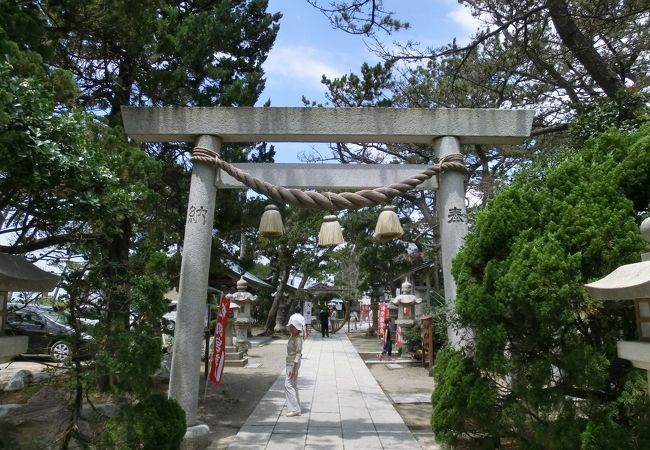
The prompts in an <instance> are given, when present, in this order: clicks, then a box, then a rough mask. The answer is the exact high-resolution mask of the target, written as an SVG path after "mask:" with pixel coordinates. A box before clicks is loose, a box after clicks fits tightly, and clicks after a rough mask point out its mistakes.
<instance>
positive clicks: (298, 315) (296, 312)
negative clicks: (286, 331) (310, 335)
mask: <svg viewBox="0 0 650 450" xmlns="http://www.w3.org/2000/svg"><path fill="white" fill-rule="evenodd" d="M296 320H297V321H299V322H300V327H297V328H298V331H300V332H301V333H302V338H303V339H307V324H306V322H305V317H304V316H303V315H302V308H301V307H300V305H298V306H296V307H295V308H294V309H293V314H292V315H291V317H289V323H291V322H292V321H296Z"/></svg>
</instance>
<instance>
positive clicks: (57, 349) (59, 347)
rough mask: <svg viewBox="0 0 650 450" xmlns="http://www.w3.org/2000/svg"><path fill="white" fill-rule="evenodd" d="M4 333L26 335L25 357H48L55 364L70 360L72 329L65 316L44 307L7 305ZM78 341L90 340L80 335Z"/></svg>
mask: <svg viewBox="0 0 650 450" xmlns="http://www.w3.org/2000/svg"><path fill="white" fill-rule="evenodd" d="M6 333H7V334H12V335H16V336H27V337H28V342H27V354H36V355H50V356H51V357H52V358H53V359H55V360H56V361H65V360H66V359H68V358H69V357H70V352H71V344H70V342H71V340H72V338H73V337H74V329H73V328H72V327H71V326H70V325H69V324H68V318H67V316H66V315H65V314H62V313H60V312H58V311H55V310H53V309H52V308H50V307H47V306H41V305H34V304H28V305H24V304H19V303H10V304H8V305H7V330H6ZM81 339H82V340H84V341H89V340H90V339H91V337H90V336H89V335H88V334H86V333H81Z"/></svg>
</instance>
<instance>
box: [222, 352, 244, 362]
mask: <svg viewBox="0 0 650 450" xmlns="http://www.w3.org/2000/svg"><path fill="white" fill-rule="evenodd" d="M243 356H244V352H232V353H226V361H232V360H237V359H242V357H243Z"/></svg>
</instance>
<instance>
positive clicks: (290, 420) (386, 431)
mask: <svg viewBox="0 0 650 450" xmlns="http://www.w3.org/2000/svg"><path fill="white" fill-rule="evenodd" d="M303 355H304V356H303V358H304V359H303V362H302V367H301V368H300V374H299V378H298V387H299V391H300V403H301V407H302V415H301V416H298V417H286V415H285V414H286V413H287V410H286V405H285V403H286V402H285V395H284V377H285V375H284V374H282V375H281V376H279V377H278V379H277V380H276V381H275V383H273V385H272V386H271V388H270V389H269V391H268V392H267V393H266V395H265V396H264V397H263V398H262V400H261V401H260V402H259V404H258V405H257V407H256V408H255V410H254V411H253V413H252V414H251V415H250V417H249V418H248V420H247V421H246V423H245V424H244V426H243V427H242V428H241V429H240V430H239V433H237V436H236V437H235V439H234V441H233V442H232V443H231V444H230V445H229V446H228V449H232V450H236V449H247V450H248V449H267V450H270V449H282V450H293V449H327V450H336V449H345V450H351V449H355V450H356V449H373V450H376V449H382V448H383V449H391V450H392V449H395V450H399V449H405V450H406V449H409V450H412V449H420V446H419V445H418V442H417V441H416V439H415V438H414V437H413V435H412V433H411V432H410V431H409V429H408V427H407V426H406V424H405V423H404V421H403V420H402V418H401V417H400V415H399V414H398V413H397V411H396V410H395V408H394V407H393V405H392V403H391V401H390V399H389V398H388V397H386V395H385V394H384V392H383V391H382V389H381V388H380V387H379V384H377V381H376V380H375V378H374V377H373V376H372V375H371V374H370V371H369V370H368V368H367V367H366V364H365V363H364V362H363V360H362V359H361V357H360V356H359V354H358V353H357V351H356V350H355V348H354V347H353V346H352V344H351V343H350V340H349V339H348V338H347V336H346V335H345V334H344V333H336V334H333V335H332V336H331V338H329V339H328V338H321V337H320V336H319V335H317V334H312V335H310V337H309V339H307V340H306V341H305V343H304V348H303Z"/></svg>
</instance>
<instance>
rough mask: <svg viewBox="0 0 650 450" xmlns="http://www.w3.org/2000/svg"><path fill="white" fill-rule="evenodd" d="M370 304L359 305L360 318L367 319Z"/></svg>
mask: <svg viewBox="0 0 650 450" xmlns="http://www.w3.org/2000/svg"><path fill="white" fill-rule="evenodd" d="M369 313H370V305H361V320H363V321H368V316H369Z"/></svg>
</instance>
